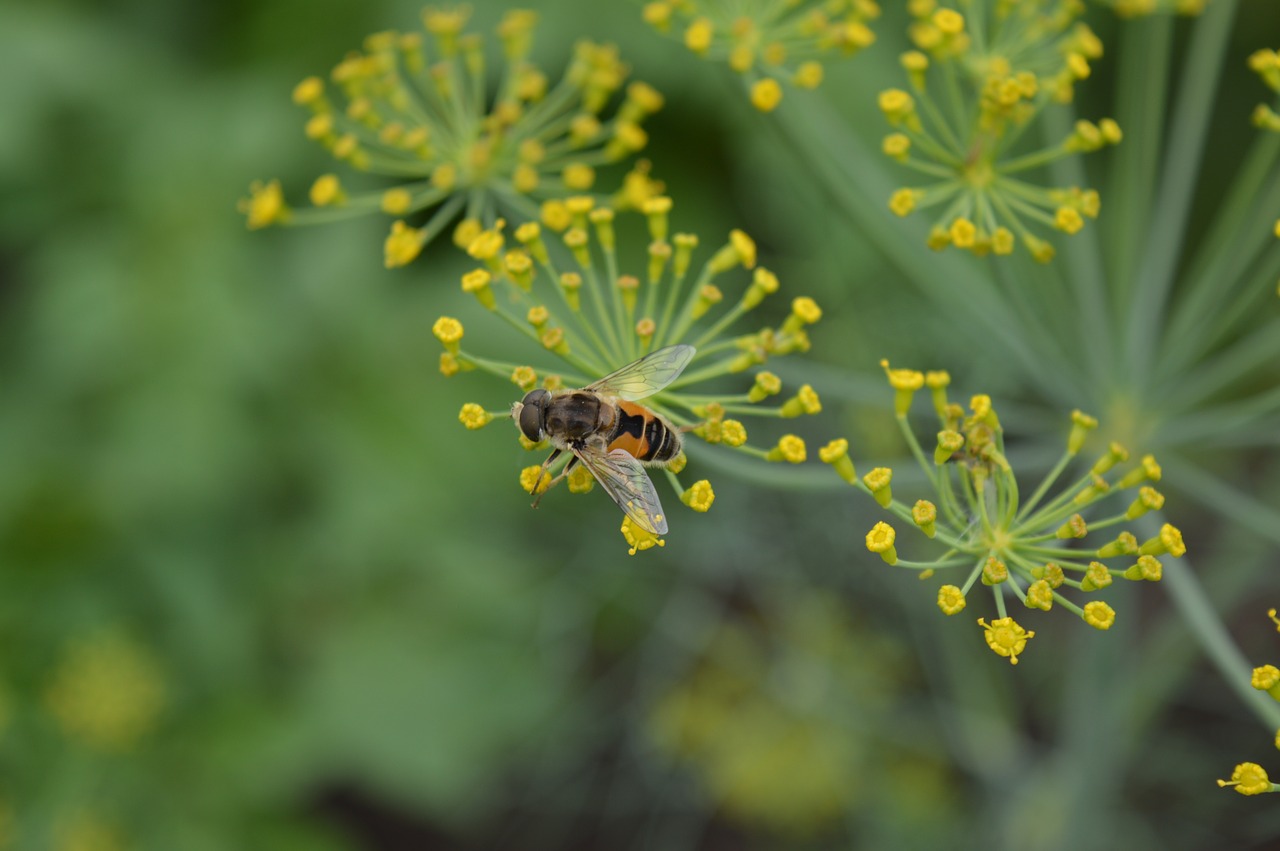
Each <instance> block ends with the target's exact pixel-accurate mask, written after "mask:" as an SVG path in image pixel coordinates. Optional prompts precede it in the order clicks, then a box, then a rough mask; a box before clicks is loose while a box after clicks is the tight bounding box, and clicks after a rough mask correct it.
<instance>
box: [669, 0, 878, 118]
mask: <svg viewBox="0 0 1280 851" xmlns="http://www.w3.org/2000/svg"><path fill="white" fill-rule="evenodd" d="M879 15H880V7H879V5H878V4H877V3H876V2H874V0H822V2H818V0H793V2H788V3H784V4H779V3H775V2H771V0H745V2H743V0H652V2H649V3H646V4H645V6H644V19H645V21H646V22H648V23H649V24H650V25H651V26H653V27H654V28H655V29H656V30H658V31H659V32H661V33H671V34H673V35H676V36H679V37H680V38H681V39H682V40H683V42H684V44H685V46H686V47H687V48H689V50H691V51H693V52H694V53H696V54H697V55H699V56H703V57H706V58H708V59H713V60H716V61H720V62H726V63H728V65H729V67H730V68H731V69H733V70H734V71H735V72H736V73H738V74H739V75H741V77H742V79H743V82H744V83H745V85H746V86H747V90H748V94H749V98H750V100H751V104H752V106H754V107H755V108H756V109H758V110H760V111H761V112H772V111H773V110H774V109H776V108H777V106H778V104H779V103H780V102H781V101H782V98H783V85H784V84H786V85H791V86H795V87H797V88H801V89H814V88H817V87H818V86H819V85H821V84H822V78H823V65H822V62H821V60H822V59H825V58H826V57H828V56H830V55H832V54H837V53H838V54H842V55H845V56H851V55H853V54H855V53H857V52H858V51H860V50H862V49H863V48H864V47H868V46H870V45H871V44H872V43H873V42H874V41H875V38H876V37H875V33H874V32H872V31H871V27H870V26H869V24H870V22H871V21H873V20H875V19H876V18H877V17H879Z"/></svg>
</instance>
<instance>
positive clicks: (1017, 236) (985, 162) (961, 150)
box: [879, 0, 1122, 262]
mask: <svg viewBox="0 0 1280 851" xmlns="http://www.w3.org/2000/svg"><path fill="white" fill-rule="evenodd" d="M956 5H957V6H959V7H961V8H964V9H966V10H967V14H961V13H960V11H958V10H957V9H956V8H951V7H949V6H944V5H940V4H938V3H935V2H933V0H913V2H912V3H911V4H910V10H911V12H912V14H913V16H914V22H913V23H912V25H911V28H910V36H911V40H912V41H913V42H914V44H915V46H916V49H914V50H909V51H907V52H906V53H904V54H902V57H901V62H902V67H903V69H904V71H905V72H906V75H907V80H908V82H909V88H910V91H907V90H904V89H899V88H892V89H887V90H885V91H883V92H881V93H880V100H879V104H880V110H881V112H883V113H884V116H885V118H886V120H887V121H888V122H889V124H890V125H891V126H892V127H893V128H894V132H893V133H891V134H889V135H888V136H886V137H885V139H884V141H883V144H882V150H883V152H884V153H885V154H886V155H887V156H888V157H890V158H892V159H894V160H896V161H898V162H900V163H902V165H904V166H905V167H906V168H908V169H910V170H912V171H914V172H916V173H917V174H919V175H921V177H922V178H923V181H922V182H920V183H915V184H912V185H909V186H906V187H903V188H900V189H898V190H897V191H896V192H894V193H893V195H892V197H891V198H890V200H889V208H890V209H891V210H892V211H893V212H894V213H896V214H897V215H899V216H907V215H910V214H912V213H914V212H916V211H919V210H931V211H932V214H933V220H934V224H933V226H932V229H931V231H930V234H929V238H928V243H929V246H930V247H931V248H934V249H936V250H941V249H943V248H946V247H948V246H954V247H956V248H961V249H964V250H967V251H971V252H973V253H974V254H977V255H979V256H985V255H987V254H989V253H993V254H997V255H1007V254H1011V253H1013V250H1014V247H1015V245H1016V243H1017V242H1018V241H1021V242H1022V244H1023V245H1024V246H1025V247H1026V248H1027V250H1028V251H1029V252H1030V253H1031V255H1032V256H1033V257H1035V258H1036V259H1037V260H1040V261H1042V262H1047V261H1049V260H1050V259H1052V258H1053V256H1054V248H1053V246H1052V245H1051V244H1050V243H1049V242H1047V241H1045V240H1044V239H1042V238H1041V237H1039V236H1037V235H1036V231H1038V230H1039V231H1042V230H1045V229H1051V230H1058V231H1062V232H1064V233H1067V234H1074V233H1077V232H1078V231H1080V229H1081V228H1083V227H1084V223H1085V220H1086V219H1092V218H1096V217H1097V215H1098V212H1099V209H1100V200H1099V196H1098V193H1097V192H1096V191H1095V190H1092V189H1082V188H1080V187H1078V186H1067V187H1054V188H1045V187H1042V186H1039V185H1037V184H1036V183H1034V182H1031V181H1029V180H1027V179H1025V178H1024V177H1023V175H1024V174H1026V173H1028V172H1032V171H1033V170H1037V169H1040V168H1042V167H1044V166H1046V165H1047V164H1049V163H1052V162H1054V161H1055V160H1060V159H1062V158H1065V157H1069V156H1072V155H1073V154H1076V153H1079V152H1088V151H1095V150H1098V149H1099V148H1102V147H1104V146H1107V145H1114V144H1117V143H1119V141H1120V139H1121V135H1122V134H1121V132H1120V127H1119V125H1117V124H1116V122H1115V121H1112V120H1111V119H1104V120H1102V121H1100V122H1098V123H1097V124H1094V123H1093V122H1090V121H1083V120H1082V121H1078V122H1076V124H1075V126H1074V127H1073V128H1072V129H1071V131H1070V132H1069V133H1068V134H1066V135H1065V136H1064V137H1062V138H1061V139H1060V141H1058V142H1057V143H1056V144H1053V145H1050V146H1048V147H1044V148H1041V149H1038V150H1030V151H1027V150H1024V146H1022V145H1020V144H1019V143H1020V142H1021V141H1022V140H1023V137H1024V135H1025V134H1026V132H1027V130H1028V129H1029V128H1030V127H1032V126H1033V125H1034V124H1035V123H1036V120H1037V118H1038V117H1039V116H1040V114H1041V112H1042V111H1043V110H1044V109H1045V108H1046V107H1047V106H1048V105H1050V104H1051V103H1069V102H1070V101H1071V100H1072V99H1073V98H1074V94H1075V85H1076V83H1077V82H1078V81H1080V80H1084V79H1086V78H1088V76H1089V75H1090V72H1091V68H1090V62H1091V61H1093V60H1096V59H1097V58H1099V57H1100V56H1102V42H1101V41H1099V40H1098V38H1097V36H1095V35H1094V34H1093V32H1092V31H1091V30H1090V29H1089V28H1088V27H1087V26H1085V25H1084V24H1083V23H1080V22H1078V21H1076V18H1077V16H1078V15H1079V14H1080V12H1081V11H1082V6H1081V4H1079V3H1077V2H1071V0H1031V2H1024V3H1008V2H1000V0H974V2H968V3H958V4H956Z"/></svg>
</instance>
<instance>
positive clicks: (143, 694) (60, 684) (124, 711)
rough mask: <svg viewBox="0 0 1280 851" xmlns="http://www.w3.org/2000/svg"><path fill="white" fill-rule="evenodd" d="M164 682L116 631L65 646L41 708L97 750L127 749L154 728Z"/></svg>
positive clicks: (137, 648)
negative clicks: (63, 654) (43, 707)
mask: <svg viewBox="0 0 1280 851" xmlns="http://www.w3.org/2000/svg"><path fill="white" fill-rule="evenodd" d="M164 703H165V696H164V684H163V680H162V678H161V673H160V670H159V668H158V666H157V663H156V661H155V660H154V659H153V658H152V656H151V654H150V653H149V652H148V651H147V650H146V648H144V647H142V646H140V645H138V644H136V643H135V642H133V641H132V640H130V639H128V638H126V637H125V636H123V635H121V634H118V633H115V632H105V633H101V634H98V635H94V636H91V637H89V638H86V639H82V640H80V641H79V642H77V643H74V644H72V645H71V646H70V647H68V649H67V651H66V654H65V656H64V658H63V660H62V662H61V663H60V664H59V665H58V667H57V668H56V669H55V670H54V673H53V679H52V681H51V682H50V683H49V686H48V688H47V690H46V691H45V706H46V707H47V708H48V710H49V712H50V713H51V714H52V715H53V717H54V719H55V720H56V721H57V722H58V726H60V727H61V728H62V730H63V732H64V733H66V735H67V736H68V737H70V738H73V739H76V740H78V741H80V742H83V743H84V744H85V745H87V746H89V747H91V748H94V749H96V750H101V751H109V752H119V751H127V750H130V749H132V748H133V747H134V745H135V744H136V743H137V742H138V740H139V739H141V738H142V737H143V736H144V735H145V734H146V733H147V732H149V731H150V730H151V729H152V728H153V727H155V725H156V721H157V719H158V717H159V715H160V712H161V710H162V709H163V708H164Z"/></svg>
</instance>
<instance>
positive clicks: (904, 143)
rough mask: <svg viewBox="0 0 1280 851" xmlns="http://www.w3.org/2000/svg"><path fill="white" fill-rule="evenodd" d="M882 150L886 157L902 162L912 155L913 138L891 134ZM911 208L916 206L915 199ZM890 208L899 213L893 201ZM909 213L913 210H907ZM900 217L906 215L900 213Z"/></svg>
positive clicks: (886, 137) (886, 138) (882, 143)
mask: <svg viewBox="0 0 1280 851" xmlns="http://www.w3.org/2000/svg"><path fill="white" fill-rule="evenodd" d="M880 150H881V151H883V152H884V154H885V156H889V157H893V158H894V159H895V160H898V161H899V162H901V161H903V160H905V159H906V158H907V155H908V154H910V153H911V137H910V136H908V135H907V134H906V133H890V134H889V135H888V136H885V137H884V141H882V142H881V143H880ZM899 191H903V190H899ZM907 191H909V190H907ZM894 195H895V196H896V195H897V193H894ZM911 206H912V207H914V206H915V199H912V202H911ZM889 207H890V209H893V211H894V212H895V213H897V212H898V211H897V209H896V208H894V204H893V200H892V199H890V202H889ZM907 212H908V213H909V212H911V210H907ZM899 215H906V213H899Z"/></svg>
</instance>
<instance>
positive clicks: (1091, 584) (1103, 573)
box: [1080, 561, 1112, 591]
mask: <svg viewBox="0 0 1280 851" xmlns="http://www.w3.org/2000/svg"><path fill="white" fill-rule="evenodd" d="M1111 581H1112V580H1111V571H1110V570H1108V569H1107V566H1106V565H1105V564H1103V563H1102V562H1100V561H1091V562H1089V567H1088V568H1086V569H1085V572H1084V579H1083V580H1081V582H1080V590H1082V591H1097V590H1098V589H1100V588H1106V587H1107V586H1108V585H1110V584H1111Z"/></svg>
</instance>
